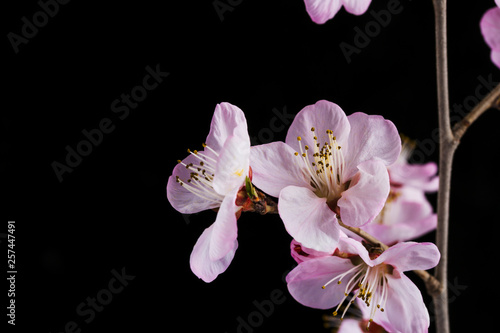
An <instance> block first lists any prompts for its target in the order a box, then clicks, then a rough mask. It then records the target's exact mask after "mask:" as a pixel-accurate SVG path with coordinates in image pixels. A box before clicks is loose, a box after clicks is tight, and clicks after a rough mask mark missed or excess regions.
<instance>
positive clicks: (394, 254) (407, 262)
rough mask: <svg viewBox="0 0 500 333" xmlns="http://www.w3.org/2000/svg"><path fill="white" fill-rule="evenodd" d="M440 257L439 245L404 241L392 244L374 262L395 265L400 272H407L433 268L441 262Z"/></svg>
mask: <svg viewBox="0 0 500 333" xmlns="http://www.w3.org/2000/svg"><path fill="white" fill-rule="evenodd" d="M440 257H441V254H440V253H439V250H438V248H437V246H436V245H434V244H432V243H416V242H404V243H398V244H396V245H394V246H391V247H390V248H388V249H387V250H386V251H384V252H383V253H382V254H381V255H380V256H379V257H378V258H377V259H375V260H374V262H376V263H381V262H383V263H385V264H388V265H391V266H394V267H395V268H396V269H397V270H398V271H399V272H405V271H409V270H416V269H421V270H427V269H430V268H433V267H435V266H436V265H437V264H438V263H439V259H440Z"/></svg>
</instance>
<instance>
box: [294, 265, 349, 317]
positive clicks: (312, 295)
mask: <svg viewBox="0 0 500 333" xmlns="http://www.w3.org/2000/svg"><path fill="white" fill-rule="evenodd" d="M353 267H354V265H353V264H352V262H351V261H350V260H349V259H343V258H340V257H333V256H330V257H322V258H317V259H312V260H308V261H304V262H303V263H301V264H299V265H298V266H297V267H295V268H294V269H293V270H292V271H291V272H290V273H289V274H288V275H287V277H286V281H287V283H288V290H289V291H290V294H291V295H292V296H293V298H295V299H296V300H297V302H299V303H301V304H303V305H305V306H308V307H311V308H316V309H329V308H332V307H334V306H336V305H337V304H339V303H340V301H341V300H342V298H343V297H344V292H345V285H343V284H337V283H336V282H334V283H331V284H329V285H328V286H327V287H326V288H325V289H323V288H322V286H324V285H325V284H326V283H327V282H328V281H330V280H331V279H333V278H334V277H336V276H337V275H340V274H342V273H345V272H347V271H348V270H349V269H351V268H353ZM353 274H354V273H352V274H348V275H346V276H345V277H344V279H345V280H346V281H348V280H350V278H351V277H352V275H353Z"/></svg>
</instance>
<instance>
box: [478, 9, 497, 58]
mask: <svg viewBox="0 0 500 333" xmlns="http://www.w3.org/2000/svg"><path fill="white" fill-rule="evenodd" d="M496 2H497V5H498V6H499V7H500V4H499V3H500V0H497V1H496ZM480 26H481V32H482V34H483V37H484V40H485V42H486V44H488V46H489V47H490V48H491V61H493V63H494V64H495V65H496V66H497V67H498V68H500V8H498V7H495V8H491V9H489V10H488V11H487V12H486V13H485V14H484V15H483V18H482V19H481V23H480Z"/></svg>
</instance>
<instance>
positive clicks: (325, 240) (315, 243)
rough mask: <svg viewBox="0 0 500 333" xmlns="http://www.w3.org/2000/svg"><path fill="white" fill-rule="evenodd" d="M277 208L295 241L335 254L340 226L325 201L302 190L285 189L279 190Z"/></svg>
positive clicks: (304, 189)
mask: <svg viewBox="0 0 500 333" xmlns="http://www.w3.org/2000/svg"><path fill="white" fill-rule="evenodd" d="M278 209H279V212H280V216H281V218H282V220H283V223H284V224H285V228H286V230H287V231H288V233H289V234H290V235H291V236H292V237H293V238H295V240H297V241H298V242H300V243H302V244H303V245H304V246H306V247H308V248H311V249H314V250H316V251H322V252H328V253H333V251H335V249H336V247H337V243H338V240H339V237H340V226H339V225H338V222H337V218H336V215H335V213H334V212H332V211H331V210H330V208H328V206H327V204H326V199H325V198H319V197H317V196H316V195H315V194H314V193H313V192H312V191H311V190H310V189H308V188H305V187H298V186H288V187H285V188H284V189H283V190H281V193H280V196H279V202H278Z"/></svg>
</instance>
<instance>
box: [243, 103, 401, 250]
mask: <svg viewBox="0 0 500 333" xmlns="http://www.w3.org/2000/svg"><path fill="white" fill-rule="evenodd" d="M400 149H401V142H400V138H399V135H398V133H397V130H396V127H395V126H394V124H393V123H392V122H390V121H388V120H385V119H384V118H382V117H380V116H369V115H366V114H364V113H360V112H359V113H354V114H352V115H350V116H348V117H347V116H346V115H345V113H344V111H342V109H341V108H340V107H339V106H338V105H336V104H334V103H331V102H328V101H319V102H317V103H316V104H314V105H310V106H307V107H305V108H304V109H302V111H300V112H299V113H298V114H297V116H296V117H295V119H294V121H293V123H292V124H291V126H290V128H289V130H288V133H287V137H286V143H283V142H273V143H269V144H265V145H261V146H256V147H252V150H251V159H252V170H253V182H254V184H255V185H256V186H257V187H259V188H260V189H262V190H263V191H264V192H266V193H268V194H269V195H271V196H275V197H279V203H278V208H279V212H280V216H281V218H282V220H283V222H284V224H285V227H286V229H287V231H288V233H289V234H290V235H291V236H292V237H293V238H295V239H296V240H297V241H298V242H300V243H302V244H303V245H304V246H306V247H309V248H312V249H315V250H317V251H323V252H333V250H334V249H335V247H336V245H337V241H338V239H339V237H340V233H341V231H340V227H339V225H338V222H337V214H340V215H341V216H342V221H343V222H344V223H345V224H346V225H350V226H353V227H360V226H362V225H365V224H367V223H369V222H371V221H373V219H375V217H376V216H377V215H378V214H379V212H380V211H381V209H382V207H383V206H384V203H385V200H386V198H387V195H388V194H389V177H388V172H387V166H388V165H390V164H392V163H393V162H394V161H395V160H396V159H397V158H398V156H399V152H400Z"/></svg>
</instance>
